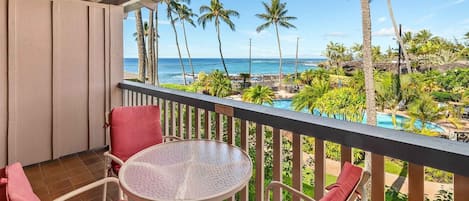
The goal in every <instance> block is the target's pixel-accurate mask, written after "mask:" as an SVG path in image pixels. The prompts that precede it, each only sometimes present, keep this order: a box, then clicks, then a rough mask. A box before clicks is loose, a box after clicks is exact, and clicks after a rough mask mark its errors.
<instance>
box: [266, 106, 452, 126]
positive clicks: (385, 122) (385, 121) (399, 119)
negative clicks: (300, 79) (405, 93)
mask: <svg viewBox="0 0 469 201" xmlns="http://www.w3.org/2000/svg"><path fill="white" fill-rule="evenodd" d="M291 102H292V101H291V100H289V99H286V100H275V101H274V104H273V107H275V108H280V109H287V110H292V111H294V109H293V107H292V105H291ZM301 112H304V113H309V111H308V110H306V109H305V110H302V111H301ZM315 115H319V114H318V113H316V114H315ZM376 117H377V124H378V127H382V128H390V129H397V130H403V125H404V124H405V123H406V122H407V121H410V119H409V118H407V117H404V116H401V115H396V123H397V127H396V128H395V127H394V125H393V123H392V117H391V114H386V113H378V114H377V115H376ZM362 123H366V114H365V117H364V119H363V122H362ZM415 127H416V128H418V129H420V128H422V122H421V121H420V120H417V121H415ZM425 127H426V128H427V129H430V130H432V131H436V132H440V133H443V132H445V130H444V129H443V128H441V127H440V126H438V125H437V124H435V123H430V122H427V123H426V124H425Z"/></svg>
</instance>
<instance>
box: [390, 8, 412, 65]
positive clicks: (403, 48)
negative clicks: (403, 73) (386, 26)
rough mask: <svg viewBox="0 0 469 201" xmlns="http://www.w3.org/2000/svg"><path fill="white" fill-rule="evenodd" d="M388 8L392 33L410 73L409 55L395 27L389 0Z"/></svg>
mask: <svg viewBox="0 0 469 201" xmlns="http://www.w3.org/2000/svg"><path fill="white" fill-rule="evenodd" d="M388 10H389V16H390V18H391V21H392V26H393V28H394V33H395V35H396V38H397V41H398V42H399V45H400V46H401V47H402V53H404V61H405V64H406V67H407V72H409V73H412V66H411V64H410V60H409V55H408V54H407V50H406V48H405V47H404V42H403V41H402V38H401V36H400V34H399V29H398V27H397V23H396V19H395V18H394V12H393V10H392V5H391V0H388Z"/></svg>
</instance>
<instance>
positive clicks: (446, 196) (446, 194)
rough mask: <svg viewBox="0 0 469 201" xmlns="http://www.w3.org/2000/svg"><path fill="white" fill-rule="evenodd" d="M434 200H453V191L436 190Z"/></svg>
mask: <svg viewBox="0 0 469 201" xmlns="http://www.w3.org/2000/svg"><path fill="white" fill-rule="evenodd" d="M435 198H436V199H435V200H434V201H453V200H454V196H453V192H451V191H447V190H444V189H441V190H439V191H438V193H437V194H436V195H435Z"/></svg>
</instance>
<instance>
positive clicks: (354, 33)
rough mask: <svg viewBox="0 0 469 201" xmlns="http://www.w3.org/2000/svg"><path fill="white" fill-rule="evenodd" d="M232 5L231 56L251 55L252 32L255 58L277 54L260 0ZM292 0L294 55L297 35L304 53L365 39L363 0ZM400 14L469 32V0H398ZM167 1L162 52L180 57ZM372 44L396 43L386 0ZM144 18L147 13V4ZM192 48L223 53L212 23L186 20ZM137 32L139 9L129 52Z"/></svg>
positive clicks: (129, 25)
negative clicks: (259, 28) (262, 27)
mask: <svg viewBox="0 0 469 201" xmlns="http://www.w3.org/2000/svg"><path fill="white" fill-rule="evenodd" d="M221 1H222V2H223V4H224V6H225V8H227V9H234V10H237V11H238V12H239V13H240V18H233V22H234V23H235V24H236V31H235V32H233V31H231V30H230V29H229V28H228V27H227V26H225V25H224V24H223V25H222V27H221V29H222V31H221V37H222V45H223V53H224V56H225V57H226V58H246V57H248V56H249V38H252V44H253V45H252V50H253V52H252V56H253V57H254V58H277V57H278V49H277V43H276V37H275V31H274V29H273V27H271V28H270V29H268V30H265V31H263V32H261V33H257V32H256V27H257V26H258V25H260V24H261V23H262V21H261V20H260V19H258V18H257V17H255V16H254V15H255V14H257V13H262V12H264V9H263V6H262V4H261V2H262V1H260V0H221ZM209 2H210V0H192V2H191V4H190V5H189V6H190V7H191V8H192V9H193V10H194V11H195V12H196V13H197V14H199V8H200V6H201V5H202V4H205V5H208V4H209ZM283 2H287V8H288V10H289V11H288V14H289V15H290V16H295V17H297V18H298V19H297V20H294V21H292V23H293V24H294V25H296V27H297V29H284V28H281V29H280V38H281V44H282V51H283V54H284V57H289V58H293V57H294V56H295V48H296V38H297V37H300V48H299V55H300V57H301V58H318V57H322V56H321V55H322V52H323V51H324V49H325V47H326V44H327V43H329V41H334V42H338V43H343V44H345V45H347V46H351V45H352V44H354V43H361V41H362V38H361V37H362V34H361V10H360V2H359V0H322V1H312V0H283ZM393 8H394V14H395V17H396V20H397V22H398V23H401V24H403V27H404V31H406V30H407V31H413V32H417V31H419V30H421V29H428V30H430V31H431V32H432V33H433V34H435V35H438V36H442V37H444V38H447V39H451V40H452V39H454V38H456V39H462V38H463V34H464V33H467V32H469V12H468V10H469V0H393ZM165 9H166V6H165V5H161V4H160V6H159V18H160V21H159V35H160V40H159V42H160V46H159V47H160V53H159V54H160V57H161V58H176V57H177V55H178V54H177V49H176V45H175V39H174V33H173V31H172V28H171V25H170V24H169V21H168V19H167V18H166V12H165ZM371 12H372V14H371V18H372V30H373V45H379V46H381V49H382V50H383V51H384V50H385V49H387V48H388V47H389V46H390V47H392V48H395V47H396V46H397V45H396V42H395V40H393V29H392V24H391V20H390V18H389V13H388V10H387V4H386V0H373V1H372V3H371ZM143 18H144V20H148V14H147V12H146V11H145V9H144V10H143ZM186 28H187V34H188V41H189V48H190V50H191V55H192V57H194V58H218V57H219V52H218V42H217V38H216V32H215V29H214V26H213V24H207V27H206V29H205V30H204V29H202V27H201V26H200V27H196V28H194V27H191V26H186ZM177 29H178V34H179V39H180V41H179V42H180V45H181V48H182V54H183V57H186V51H185V46H184V43H183V40H182V28H181V26H180V25H178V26H177ZM134 32H135V15H134V13H129V15H128V17H127V19H126V20H124V56H125V57H126V58H135V57H137V44H136V42H135V39H134V37H133V36H132V34H133V33H134Z"/></svg>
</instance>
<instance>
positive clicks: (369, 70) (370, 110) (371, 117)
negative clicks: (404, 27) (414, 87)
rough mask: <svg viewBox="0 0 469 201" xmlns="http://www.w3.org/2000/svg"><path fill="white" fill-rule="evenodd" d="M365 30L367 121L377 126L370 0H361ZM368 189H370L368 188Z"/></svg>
mask: <svg viewBox="0 0 469 201" xmlns="http://www.w3.org/2000/svg"><path fill="white" fill-rule="evenodd" d="M360 2H361V11H362V30H363V72H364V78H365V94H366V114H367V115H366V123H367V124H368V125H372V126H376V100H375V86H374V78H373V61H372V52H371V11H370V0H361V1H360ZM365 169H366V170H368V171H370V170H371V153H370V152H365ZM366 190H369V189H368V188H367V189H366ZM368 193H369V191H368V192H365V193H363V200H368Z"/></svg>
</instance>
